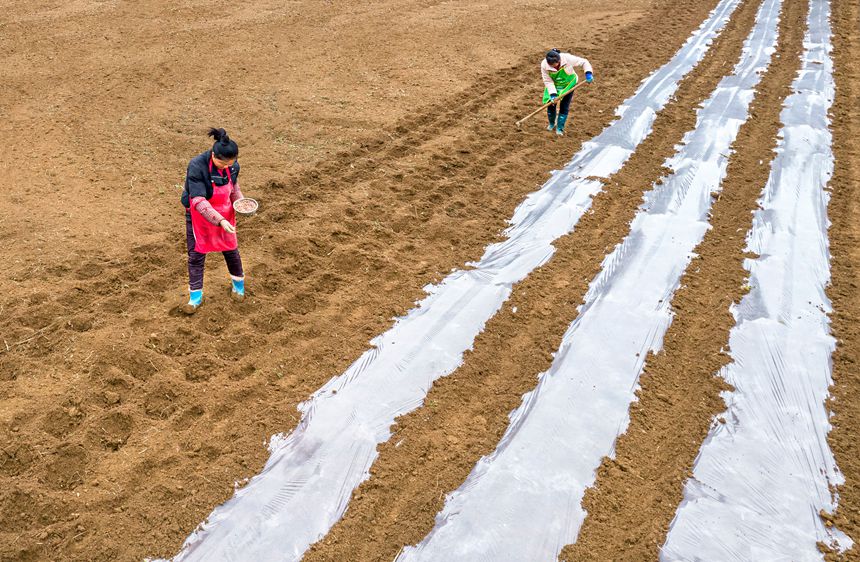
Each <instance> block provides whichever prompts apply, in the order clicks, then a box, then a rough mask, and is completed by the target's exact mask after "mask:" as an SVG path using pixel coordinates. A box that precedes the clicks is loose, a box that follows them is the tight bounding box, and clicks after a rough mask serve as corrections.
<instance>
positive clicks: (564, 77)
mask: <svg viewBox="0 0 860 562" xmlns="http://www.w3.org/2000/svg"><path fill="white" fill-rule="evenodd" d="M549 77H550V78H552V83H553V84H555V89H556V91H557V92H558V95H559V96H561V95H562V94H564V93H565V92H568V91H570V89H571V88H573V87H574V86H576V83H577V82H578V81H579V78H578V77H577V76H576V73H575V72H574V73H573V74H568V73H567V71H566V70H565V69H564V67H563V66H561V67H559V69H558V70H555V71H553V70H550V71H549ZM548 101H549V89H548V88H544V89H543V103H546V102H548Z"/></svg>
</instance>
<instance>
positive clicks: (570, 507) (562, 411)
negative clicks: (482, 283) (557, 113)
mask: <svg viewBox="0 0 860 562" xmlns="http://www.w3.org/2000/svg"><path fill="white" fill-rule="evenodd" d="M780 7H781V0H764V2H763V3H762V5H761V7H760V8H759V11H758V13H757V16H756V21H755V24H754V27H753V29H752V31H751V33H750V35H749V36H748V37H747V39H746V41H745V42H744V46H743V52H742V55H741V58H740V61H739V62H738V63H737V65H736V66H735V68H734V71H733V74H731V75H729V76H726V77H725V78H723V79H722V80H721V81H720V83H719V85H718V86H717V89H716V90H715V91H714V92H713V94H712V95H711V96H710V98H709V99H708V100H707V101H705V102H704V104H703V105H702V107H701V109H699V111H698V115H697V123H696V128H695V129H694V130H693V131H691V132H689V133H687V134H686V135H685V137H684V141H683V144H682V146H681V147H680V148H679V151H678V153H677V154H676V155H675V156H674V157H672V158H670V159H669V160H668V161H667V162H666V166H667V167H668V168H670V169H671V170H672V173H671V174H670V175H669V176H668V177H666V178H664V181H663V182H662V183H660V184H655V186H654V187H653V189H652V190H651V191H650V192H649V193H648V194H646V196H645V198H644V203H643V205H642V207H641V208H640V210H639V212H638V213H637V215H636V217H635V218H634V220H633V222H632V224H631V232H630V234H629V235H628V236H627V237H626V238H625V240H624V241H623V243H622V244H620V245H619V246H618V247H617V248H616V249H615V250H614V251H613V252H612V253H611V254H610V255H608V256H607V257H606V258H605V260H604V264H603V270H602V271H601V273H600V274H599V275H598V276H597V277H596V278H595V279H594V280H593V281H592V283H591V286H590V288H589V291H588V294H587V295H586V299H585V304H584V305H583V306H582V307H581V309H580V313H579V316H578V317H577V318H576V320H575V321H574V322H573V324H572V325H571V326H570V328H569V329H568V331H567V332H566V334H565V335H564V338H563V340H562V344H561V347H560V348H559V350H558V352H557V353H556V356H555V359H554V361H553V364H552V366H551V368H550V369H549V370H548V371H546V372H544V373H542V374H541V375H540V381H539V383H538V386H537V387H536V389H535V390H534V391H532V392H529V393H528V394H526V395H525V396H524V398H523V403H522V405H521V406H520V407H519V408H518V409H517V410H515V411H514V412H513V413H512V414H511V424H510V426H509V428H508V431H507V432H506V433H505V435H504V437H503V438H502V441H501V442H500V444H499V446H498V448H497V449H496V450H495V451H494V452H493V453H492V454H491V455H489V456H487V457H484V458H483V459H481V460H480V461H479V462H478V464H477V465H476V466H475V468H474V469H473V471H472V473H471V474H470V475H469V477H468V478H467V479H466V482H465V483H464V484H463V485H462V486H461V487H460V488H459V489H458V490H456V491H455V492H453V493H452V494H450V495H449V496H448V498H447V501H446V503H445V507H444V509H443V510H442V511H441V512H440V513H439V514H438V515H437V518H436V525H435V527H434V529H433V530H432V531H431V532H430V534H429V535H428V536H427V537H426V538H425V539H424V540H423V541H422V542H421V543H420V544H418V545H417V546H411V547H408V548H406V549H405V550H404V551H403V552H402V553H401V554H400V556H399V557H398V562H415V561H435V562H442V561H446V562H448V561H472V560H494V561H511V562H513V561H521V560H529V561H538V560H556V559H557V557H558V555H559V553H560V552H561V549H562V548H563V547H564V546H565V545H567V544H570V543H573V542H575V540H576V537H577V534H578V533H579V529H580V526H581V524H582V521H583V520H584V518H585V512H584V511H583V509H582V507H581V500H582V496H583V494H584V492H585V489H586V488H587V487H588V486H590V485H591V484H592V483H593V482H594V478H595V470H596V469H597V467H598V466H599V465H600V462H601V460H602V458H603V457H604V456H606V455H610V454H611V453H612V450H613V445H614V443H615V441H616V439H617V437H618V435H619V434H621V433H623V432H624V431H625V429H626V427H627V424H628V421H629V418H628V409H629V405H630V403H631V402H632V401H633V400H634V399H635V394H634V393H635V390H636V387H637V381H638V378H639V375H640V373H641V371H642V368H643V364H644V361H645V357H646V355H647V354H648V352H649V351H656V350H658V349H660V347H661V346H662V338H663V335H664V333H665V331H666V330H667V329H668V326H669V324H670V321H671V308H670V305H669V303H670V300H671V298H672V295H673V294H674V292H675V290H676V289H677V287H678V284H679V282H680V278H681V275H682V274H683V272H684V270H685V268H686V267H687V265H688V264H689V263H690V260H691V258H692V256H693V254H692V252H693V250H694V248H695V247H696V246H697V245H698V244H699V243H700V242H701V240H702V238H703V237H704V234H705V232H706V231H707V229H708V228H709V227H708V216H709V210H710V207H711V203H712V200H713V198H712V194H713V193H715V192H717V191H718V190H719V189H720V186H721V182H722V179H723V177H724V176H725V171H726V167H727V165H728V155H729V152H730V147H731V145H732V143H733V142H734V139H735V138H736V136H737V134H738V132H739V130H740V127H741V125H742V124H743V123H744V122H745V121H746V120H747V118H748V109H749V104H750V103H751V102H752V100H753V98H754V96H755V87H756V86H757V85H758V83H759V81H760V79H761V75H762V74H763V73H764V71H765V70H766V69H767V67H768V65H769V64H770V60H771V57H772V54H773V53H774V51H775V48H776V45H777V39H778V34H779V32H778V23H779V14H780ZM617 523H618V524H620V525H623V524H624V522H623V521H619V522H617ZM714 560H719V559H714Z"/></svg>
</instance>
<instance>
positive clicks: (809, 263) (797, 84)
mask: <svg viewBox="0 0 860 562" xmlns="http://www.w3.org/2000/svg"><path fill="white" fill-rule="evenodd" d="M829 13H830V9H829V2H828V1H827V0H811V4H810V13H809V18H808V28H807V32H806V37H805V40H804V45H805V52H804V55H803V59H802V68H801V71H800V73H799V74H798V76H797V79H796V80H795V81H794V83H793V86H792V87H793V93H792V94H791V95H790V96H789V97H788V98H787V99H786V101H785V105H784V108H783V110H782V123H783V129H782V132H781V134H780V138H779V141H778V148H777V156H776V158H775V159H774V161H773V163H772V168H771V174H770V179H769V180H768V182H767V185H766V186H765V188H764V191H763V194H762V196H761V199H760V200H759V205H760V209H759V210H758V211H756V213H755V216H754V221H753V228H752V230H751V231H750V232H749V234H748V237H747V243H748V245H747V250H748V251H750V252H753V253H755V254H757V255H758V256H759V257H757V258H755V259H748V260H747V261H746V267H747V268H748V270H749V272H750V276H749V285H750V292H749V293H748V294H747V295H746V296H745V297H744V298H743V299H742V300H741V302H740V304H739V305H737V306H735V307H733V310H732V312H733V314H734V317H735V320H736V325H735V327H734V328H733V329H732V331H731V334H730V340H729V344H730V347H731V357H732V359H733V362H732V363H731V364H730V365H728V366H727V367H725V368H724V369H723V370H721V372H720V375H721V376H722V377H723V378H724V379H725V380H726V381H727V382H728V383H729V384H731V385H732V386H733V387H734V390H733V391H731V392H726V393H725V394H724V399H725V401H726V405H727V406H728V409H727V410H726V412H725V413H723V414H722V415H721V416H720V417H719V418H718V419H717V420H715V421H714V425H713V427H712V428H711V431H710V434H709V436H708V438H707V439H706V441H705V443H704V444H703V446H702V448H701V450H700V452H699V456H698V458H697V460H696V463H695V466H694V470H693V477H692V478H691V479H690V480H689V481H688V482H687V484H686V487H685V489H684V501H683V503H682V504H681V506H680V508H679V509H678V512H677V514H676V516H675V519H674V521H673V522H672V525H671V528H670V531H669V535H668V538H667V540H666V544H665V545H664V546H663V549H662V553H661V560H663V561H675V560H755V561H770V560H791V561H795V562H798V561H807V560H809V561H812V560H823V555H822V553H821V552H819V550H818V547H817V543H819V542H821V543H824V544H826V545H829V546H830V547H831V548H836V549H845V548H848V547H850V545H851V540H850V539H849V538H848V537H846V536H845V535H844V534H842V533H840V532H839V531H838V530H836V529H833V528H829V527H827V526H826V525H825V523H824V521H823V520H822V518H821V517H820V516H819V512H821V511H825V512H832V511H833V510H834V509H835V507H836V498H835V497H834V495H833V493H832V492H831V486H836V485H838V484H841V483H842V476H841V475H840V474H839V472H838V470H837V468H836V463H835V461H834V459H833V455H832V454H831V452H830V448H829V447H828V445H827V432H828V431H829V430H830V423H829V421H828V414H827V411H826V408H825V404H824V403H825V400H826V399H827V396H828V387H829V386H830V384H831V382H832V381H831V378H830V375H831V362H830V356H831V353H832V352H833V348H834V340H833V338H832V337H831V336H830V330H829V321H828V318H827V314H828V313H829V312H831V308H830V302H829V301H828V299H827V297H826V295H825V293H824V288H825V287H826V286H827V284H828V282H829V280H830V256H829V249H828V239H827V228H828V220H827V203H828V199H829V195H828V194H827V192H826V191H825V187H826V185H827V183H828V181H829V180H830V177H831V175H832V171H833V153H832V151H831V134H830V131H829V129H828V123H829V122H828V117H827V113H828V111H829V109H830V106H831V103H832V101H833V95H834V82H833V75H832V73H833V62H832V60H831V58H830V50H831V45H830V35H831V30H830V23H829Z"/></svg>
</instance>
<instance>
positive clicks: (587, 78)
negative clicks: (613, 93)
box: [585, 72, 594, 82]
mask: <svg viewBox="0 0 860 562" xmlns="http://www.w3.org/2000/svg"><path fill="white" fill-rule="evenodd" d="M585 81H586V82H594V74H592V73H591V72H586V73H585Z"/></svg>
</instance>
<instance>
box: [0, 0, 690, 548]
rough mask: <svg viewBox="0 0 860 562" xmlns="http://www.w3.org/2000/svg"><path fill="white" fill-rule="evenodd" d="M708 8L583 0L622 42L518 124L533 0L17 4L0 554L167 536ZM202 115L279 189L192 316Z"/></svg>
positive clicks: (285, 427) (255, 172)
mask: <svg viewBox="0 0 860 562" xmlns="http://www.w3.org/2000/svg"><path fill="white" fill-rule="evenodd" d="M697 4H698V3H696V2H692V1H690V2H686V3H683V5H681V6H680V7H679V8H678V9H674V10H671V11H672V12H673V13H672V14H671V17H666V16H665V14H666V12H667V6H670V5H672V3H670V2H668V1H663V2H660V3H658V4H657V6H656V7H655V8H654V10H655V11H654V12H653V13H650V12H645V10H646V9H647V8H651V7H652V3H651V2H645V1H644V0H643V1H642V2H630V3H626V4H625V6H624V8H623V10H622V9H619V8H618V7H617V6H616V3H613V2H608V1H604V0H600V1H598V0H593V1H590V2H577V3H576V6H575V7H572V8H571V9H575V11H576V13H577V25H576V26H575V29H574V30H573V31H572V32H571V34H570V35H569V36H568V37H567V38H566V41H565V42H564V43H565V45H562V46H566V47H568V48H570V49H571V50H573V51H575V52H581V53H582V54H585V55H587V56H589V57H591V58H594V59H595V60H596V59H597V57H596V56H595V54H596V55H597V56H601V53H604V52H606V51H607V50H609V49H608V47H607V46H608V45H610V44H611V43H610V42H609V41H607V39H606V38H605V37H609V38H610V40H611V42H612V43H615V44H612V49H611V50H612V51H613V53H612V55H613V56H612V57H609V56H605V57H602V58H603V59H604V60H605V61H606V64H605V66H600V65H599V66H598V68H599V71H598V77H599V79H600V86H596V87H595V88H594V89H593V92H594V93H593V94H585V93H583V95H581V96H579V97H580V98H581V99H582V100H583V101H582V102H576V103H577V106H576V109H575V110H574V111H575V112H576V113H575V119H581V120H582V123H581V124H578V123H577V122H576V121H574V123H573V125H578V126H571V127H570V134H569V137H568V138H565V139H563V140H557V139H555V138H554V137H552V136H550V135H547V134H545V133H544V132H543V131H541V124H540V121H539V118H537V119H538V121H535V122H532V123H530V124H529V125H528V126H527V127H526V131H525V132H517V131H516V130H515V129H514V128H513V127H512V126H511V124H512V123H513V121H514V120H515V119H516V118H517V117H520V116H522V115H524V114H525V113H527V112H528V110H529V109H530V108H532V107H533V106H534V104H535V100H536V99H537V97H538V94H539V89H540V88H539V85H538V81H537V71H536V69H537V62H536V61H538V60H539V58H540V56H541V51H542V50H543V45H544V44H546V43H552V44H555V43H556V40H555V39H554V40H552V41H549V40H548V37H549V36H550V35H552V36H555V35H556V33H557V29H558V26H557V14H556V11H554V10H547V9H546V6H545V4H542V3H534V2H526V3H519V4H517V5H516V6H511V5H509V4H498V3H492V4H486V3H466V4H463V3H461V4H459V5H458V6H457V7H451V6H450V5H444V4H440V3H434V2H430V3H427V2H398V3H397V4H396V5H395V4H394V3H382V4H374V5H373V6H367V5H366V4H365V3H360V2H344V3H341V4H340V5H339V9H338V10H332V9H331V8H330V6H328V5H320V6H317V7H314V6H301V8H299V7H296V6H295V5H287V6H286V7H285V6H284V4H283V3H282V2H274V1H264V0H259V1H256V2H246V3H243V4H241V6H238V7H234V8H233V9H231V10H230V11H229V13H224V12H222V11H219V10H218V5H217V4H216V3H214V2H198V3H194V4H193V5H190V4H185V5H181V6H178V7H175V8H166V7H165V5H164V4H163V3H160V2H138V3H135V4H133V5H132V4H117V3H103V2H94V1H88V0H79V1H75V2H70V3H66V4H63V5H61V6H59V7H58V6H57V5H56V4H54V3H50V2H47V1H36V2H33V1H27V2H24V1H18V2H12V3H7V5H6V6H5V7H4V10H5V12H4V17H5V19H4V22H3V34H2V36H0V47H2V48H3V50H4V52H6V53H10V56H9V57H7V59H6V60H5V64H4V65H3V67H2V68H0V84H2V85H3V86H2V90H0V118H2V120H0V123H2V125H0V127H2V133H4V134H3V137H4V138H14V139H16V142H15V143H14V145H13V146H11V147H10V153H9V154H7V159H6V162H7V164H6V165H5V166H4V173H6V174H7V182H8V191H9V193H8V194H7V195H8V196H7V198H4V201H7V202H14V203H15V207H14V212H10V213H5V212H4V213H3V215H2V217H0V236H2V237H3V238H4V239H5V240H7V241H9V243H8V244H6V245H4V247H3V249H2V250H0V252H3V254H2V257H3V258H4V263H6V264H7V272H6V275H5V276H4V277H3V280H2V281H0V283H2V287H0V293H2V295H3V297H2V300H0V312H2V317H0V333H2V339H3V345H2V346H0V373H2V376H0V400H2V403H3V408H2V409H0V451H2V457H0V558H2V559H16V560H17V559H40V558H62V559H80V560H83V559H87V560H115V559H124V560H125V559H129V560H130V559H140V558H141V557H143V556H145V555H162V556H164V555H170V554H172V553H174V552H175V551H176V549H177V548H178V546H179V544H180V543H181V541H182V540H183V538H184V537H185V536H186V535H187V534H188V533H189V532H190V531H191V530H192V529H193V528H194V526H195V525H196V524H197V523H199V522H200V521H201V520H202V519H203V518H204V517H205V516H206V514H207V513H208V512H209V511H210V510H211V509H212V508H213V507H214V506H215V505H217V504H218V503H220V502H222V501H224V500H225V499H227V498H228V497H229V496H230V495H231V494H232V490H233V483H234V482H235V481H237V480H241V479H242V478H245V477H248V476H251V475H253V474H255V473H256V472H257V471H258V470H259V469H260V468H261V466H262V463H263V462H264V461H265V458H266V456H267V451H266V449H265V448H264V446H263V443H264V441H265V440H266V439H267V438H268V437H269V436H270V435H272V434H274V433H277V432H281V431H289V430H291V429H292V428H293V427H294V425H295V423H296V421H297V418H298V414H297V411H296V409H295V406H296V405H297V404H298V403H299V402H300V401H302V400H304V399H306V398H307V397H308V396H309V394H310V393H311V392H312V391H313V390H315V389H316V388H317V387H319V386H320V385H322V384H323V383H324V382H325V381H326V380H327V379H328V378H329V377H331V376H332V375H335V374H337V373H339V372H341V371H343V370H344V369H345V367H346V366H347V365H348V364H349V363H350V362H351V361H352V360H354V359H355V358H356V357H358V356H359V354H360V353H361V352H362V351H363V349H365V348H366V345H367V343H366V342H367V340H368V339H369V338H370V337H372V336H373V335H375V334H377V333H379V332H381V331H383V330H384V329H386V328H387V327H388V326H390V324H391V318H392V316H394V315H397V314H401V313H403V312H405V311H406V310H407V309H409V308H410V307H411V306H412V303H413V302H414V300H415V299H416V298H418V297H419V296H420V295H421V292H420V287H422V286H423V285H424V284H426V283H427V282H429V281H431V280H433V279H438V278H439V277H440V276H441V273H440V272H445V271H448V270H449V269H451V268H452V267H456V266H460V265H462V264H463V263H464V261H466V260H469V259H475V258H477V257H479V256H480V253H481V250H482V248H483V247H484V246H485V245H486V244H487V243H489V242H492V241H494V240H495V239H496V236H497V235H498V233H499V231H500V230H501V229H502V228H503V227H504V225H505V221H506V220H507V218H508V217H509V216H510V215H511V213H512V211H513V209H514V207H515V206H516V204H518V203H519V202H520V201H521V200H522V198H523V196H524V195H525V194H526V193H528V192H530V191H532V190H533V189H535V187H536V186H538V185H539V184H540V183H542V181H543V180H544V178H545V177H546V174H547V172H548V171H549V170H551V169H553V168H557V167H559V166H560V165H561V164H563V162H564V161H565V160H566V159H567V158H569V157H570V154H572V153H573V152H574V151H575V150H576V149H577V148H578V146H579V143H580V142H581V141H582V140H584V139H587V138H590V137H591V136H592V135H594V134H595V133H597V132H598V131H599V130H600V129H601V128H602V127H603V126H605V124H606V123H607V122H608V120H609V119H611V117H612V110H613V108H614V107H615V106H616V105H617V104H618V103H619V102H620V101H621V100H622V99H623V98H625V97H627V96H629V95H630V94H631V93H632V91H633V90H634V89H635V87H636V85H637V84H638V82H639V80H641V79H642V78H644V76H645V75H647V74H648V72H650V70H651V69H652V68H653V67H654V66H656V65H657V64H659V63H660V62H662V60H663V59H665V58H666V56H667V53H668V52H670V51H671V50H673V49H675V48H677V46H678V45H679V44H680V41H681V40H682V39H683V38H684V37H686V35H687V34H688V33H689V31H690V29H691V28H692V27H694V26H695V25H697V24H698V22H699V21H700V20H701V19H702V17H703V15H704V11H705V10H706V7H704V6H699V5H697ZM557 9H559V7H556V10H557ZM561 9H563V8H561ZM658 18H660V19H662V20H663V23H662V25H663V28H664V29H665V32H666V37H667V39H666V41H665V44H662V43H661V45H659V46H657V45H650V44H648V42H647V41H645V40H644V39H642V37H644V35H645V34H644V33H643V32H642V30H643V29H646V30H647V29H652V28H653V27H654V26H655V25H656V22H657V21H659V20H658ZM475 21H480V22H481V25H480V26H479V27H476V26H475V25H474V22H475ZM638 22H647V24H646V25H642V24H639V23H638ZM634 23H635V24H637V25H638V27H630V26H631V24H634ZM219 28H220V32H219V33H218V34H217V35H216V34H214V33H213V31H212V30H213V29H219ZM634 31H635V32H636V36H637V37H638V38H639V42H638V43H637V42H633V43H631V45H632V46H625V47H623V48H618V47H617V44H621V43H623V41H620V38H622V37H625V36H626V35H627V34H628V33H631V32H634ZM440 37H445V41H442V42H440V40H439V38H440ZM612 38H614V39H612ZM326 53H328V54H326ZM592 53H594V54H592ZM216 55H217V56H216ZM323 55H325V56H323ZM209 66H214V67H215V68H212V69H210V68H208V67H209ZM335 69H347V71H348V74H347V76H348V82H347V84H348V86H347V91H348V96H347V97H346V99H344V97H343V96H342V95H341V94H339V92H338V90H339V89H340V88H341V87H343V82H344V79H343V76H342V75H341V74H339V73H338V74H334V71H335ZM225 83H226V84H227V86H225V87H222V88H220V89H219V88H218V87H219V86H221V85H223V84H225ZM497 86H501V87H497ZM586 91H588V90H586ZM580 108H582V109H583V110H584V111H582V112H581V113H580V112H579V109H580ZM208 125H222V126H225V127H226V128H227V129H228V130H229V131H230V132H231V133H232V134H233V136H234V138H236V139H237V140H238V141H239V142H240V144H241V146H242V157H241V161H242V164H243V175H242V184H243V188H244V191H245V193H246V194H247V195H249V196H251V197H255V198H258V199H260V200H261V201H262V203H263V209H262V210H261V212H260V213H259V214H258V215H257V216H256V217H254V218H253V219H250V220H248V221H242V220H240V223H239V232H240V239H241V240H242V250H243V257H244V259H245V261H246V265H247V269H248V272H249V281H248V284H249V298H248V299H246V301H245V302H244V303H242V304H240V305H233V304H231V303H230V302H229V300H228V298H227V294H228V292H229V290H228V285H227V283H226V280H225V279H224V274H223V273H222V272H223V269H222V266H220V264H218V260H217V259H216V260H215V262H214V263H210V267H209V277H208V278H207V287H208V289H207V302H206V304H205V305H204V307H203V308H202V309H201V310H200V311H199V312H198V314H196V315H195V316H194V317H193V318H191V319H187V318H184V317H181V316H179V315H177V314H176V312H177V309H176V305H177V304H179V303H180V302H181V301H180V299H181V298H182V295H183V293H184V289H183V287H184V285H185V274H184V271H183V270H184V264H183V253H184V248H183V240H182V235H183V232H182V228H183V227H182V219H181V214H180V213H181V210H180V209H179V207H178V195H179V193H178V190H177V189H176V187H175V185H174V184H178V183H180V182H181V178H182V174H183V172H184V166H185V164H186V163H187V160H188V159H189V158H190V157H191V156H193V155H194V154H196V153H198V152H199V151H201V150H203V149H204V148H205V147H206V146H207V142H206V139H205V138H204V137H203V132H204V131H205V127H206V126H208ZM7 205H8V203H7ZM5 208H6V207H4V209H5Z"/></svg>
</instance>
